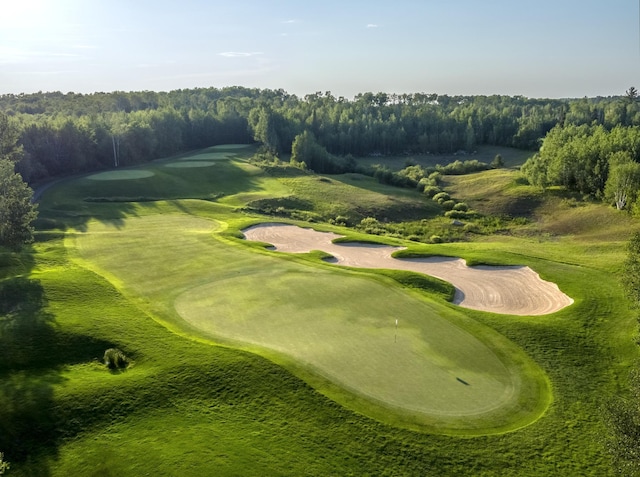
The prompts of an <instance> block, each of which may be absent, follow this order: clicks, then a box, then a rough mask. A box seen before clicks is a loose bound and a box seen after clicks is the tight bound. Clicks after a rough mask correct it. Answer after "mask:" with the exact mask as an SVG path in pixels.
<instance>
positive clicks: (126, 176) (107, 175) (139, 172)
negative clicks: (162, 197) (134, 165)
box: [87, 169, 154, 181]
mask: <svg viewBox="0 0 640 477" xmlns="http://www.w3.org/2000/svg"><path fill="white" fill-rule="evenodd" d="M153 175H154V173H153V172H151V171H147V170H145V169H127V170H123V171H106V172H99V173H97V174H92V175H90V176H88V177H87V179H91V180H92V181H123V180H131V179H144V178H145V177H152V176H153Z"/></svg>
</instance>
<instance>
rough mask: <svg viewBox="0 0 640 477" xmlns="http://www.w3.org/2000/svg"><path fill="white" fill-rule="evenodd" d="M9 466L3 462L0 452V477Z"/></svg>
mask: <svg viewBox="0 0 640 477" xmlns="http://www.w3.org/2000/svg"><path fill="white" fill-rule="evenodd" d="M10 467H11V466H10V465H9V462H7V461H6V460H4V453H3V452H0V475H3V474H4V473H5V472H6V471H7V470H9V468H10Z"/></svg>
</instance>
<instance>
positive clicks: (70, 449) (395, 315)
mask: <svg viewBox="0 0 640 477" xmlns="http://www.w3.org/2000/svg"><path fill="white" fill-rule="evenodd" d="M255 153H256V147H255V146H253V145H242V144H228V145H221V146H215V147H210V148H208V149H202V150H197V151H193V152H190V153H185V154H181V155H176V156H171V157H168V158H163V159H160V160H156V161H153V162H147V163H145V164H141V165H138V166H131V167H126V168H119V169H114V170H109V171H104V172H93V173H87V174H82V175H77V176H74V177H70V178H67V179H62V180H59V181H57V182H55V183H54V184H51V185H49V186H48V187H46V188H43V190H42V192H41V194H39V197H40V198H39V218H38V219H37V221H36V222H35V227H36V233H35V243H34V244H33V245H32V246H31V247H29V248H26V249H24V250H23V251H21V252H19V253H11V254H9V253H7V254H4V255H3V256H2V257H1V259H2V262H0V271H1V272H2V279H3V281H2V283H3V286H4V287H5V288H3V290H8V291H5V292H4V293H10V290H11V289H10V288H7V287H9V286H10V285H11V284H13V285H11V286H19V287H21V288H20V289H22V290H30V293H31V295H27V294H26V291H25V300H28V301H29V302H30V303H36V304H38V308H37V309H35V310H32V311H31V312H30V315H29V316H30V317H31V320H32V323H31V325H30V326H29V327H22V328H21V327H14V328H11V329H8V331H7V332H6V333H5V335H6V343H7V346H6V348H5V350H6V352H5V357H4V358H2V361H1V363H2V365H3V373H4V376H5V379H4V381H3V382H2V384H0V404H2V406H0V409H2V413H3V414H2V415H0V422H2V424H0V431H2V432H1V435H2V436H3V437H0V450H2V451H4V452H5V453H6V454H7V455H8V456H12V460H13V461H14V462H16V463H15V464H14V465H13V466H12V468H11V472H10V475H35V474H36V473H39V475H51V476H66V475H132V476H133V475H184V476H186V475H247V476H250V475H256V476H259V475H470V476H471V475H473V476H476V475H597V476H602V475H612V474H611V457H610V455H609V454H608V453H607V451H606V445H607V441H606V435H607V430H606V422H605V417H604V416H605V413H604V412H603V409H605V408H606V406H607V403H608V400H610V399H611V397H612V396H615V395H616V394H617V393H618V392H619V390H620V389H622V388H623V387H624V386H625V385H626V383H627V380H628V379H629V375H628V370H629V367H630V363H632V362H633V361H634V360H635V358H636V354H637V352H636V345H635V343H634V335H635V332H636V331H635V326H636V324H635V318H634V312H633V310H631V309H630V308H629V306H628V303H627V302H626V300H625V298H624V293H623V291H622V288H621V286H620V283H619V281H618V280H619V279H618V276H619V272H620V267H621V263H622V261H623V260H624V254H625V245H624V244H625V242H626V241H627V240H628V239H629V236H630V234H631V233H632V232H633V231H634V230H636V229H638V226H637V224H635V222H633V221H632V219H631V218H630V216H629V215H626V214H620V213H617V212H618V211H616V210H614V209H612V208H610V207H607V206H605V205H603V204H598V203H585V204H584V205H581V206H575V203H573V202H571V201H570V200H568V199H567V197H565V196H563V195H562V193H561V192H557V193H555V194H553V193H552V194H550V195H548V197H547V198H546V199H545V200H544V201H543V200H541V199H540V198H539V196H538V195H537V194H538V192H537V191H536V189H535V188H533V187H532V186H529V185H523V184H520V183H518V181H517V179H518V177H519V172H518V170H517V167H513V168H508V169H495V170H486V171H482V172H475V173H473V174H467V175H459V176H447V179H446V182H445V185H444V189H445V190H446V191H448V192H450V193H451V194H452V195H453V194H455V196H456V197H460V198H463V199H465V200H468V201H469V202H470V204H472V205H474V206H475V207H478V209H481V208H482V207H485V208H486V210H492V211H494V210H496V209H499V208H500V207H501V205H500V204H502V203H506V202H513V201H515V200H519V201H527V200H530V201H531V204H532V214H533V215H532V220H531V221H528V222H524V221H520V222H517V221H514V222H513V223H510V224H509V225H508V229H504V227H503V225H501V227H503V228H501V229H500V233H472V232H469V233H468V234H467V239H466V240H456V241H450V242H448V243H437V241H434V242H433V243H427V242H426V241H416V240H406V239H404V238H403V237H401V236H398V235H396V236H393V235H392V234H389V235H382V234H377V235H372V234H370V233H367V232H366V231H365V230H363V228H361V227H360V228H359V227H353V226H351V227H347V226H345V225H344V224H341V223H340V220H337V219H335V218H336V217H338V216H343V215H344V216H347V215H348V214H349V213H356V212H357V213H360V214H362V215H363V218H365V217H367V216H368V215H369V213H368V211H371V210H375V211H377V213H378V214H379V215H380V216H385V214H388V215H389V216H394V214H395V215H397V214H398V212H397V211H399V210H402V211H404V213H406V214H407V220H406V222H407V223H409V222H411V221H414V220H415V218H414V217H415V216H419V215H420V214H423V216H424V217H425V218H424V219H423V220H422V222H419V221H418V222H417V223H419V224H421V225H420V226H423V227H433V228H434V230H437V231H438V233H442V231H445V232H446V231H447V230H449V229H451V230H452V232H451V233H461V232H459V231H458V229H456V227H459V226H458V225H456V224H453V225H452V224H451V221H450V220H446V219H444V218H443V217H442V216H438V215H437V214H434V205H433V201H432V200H431V199H429V198H428V197H426V196H425V195H424V194H421V193H420V192H418V191H416V190H408V189H401V188H398V187H393V186H391V185H384V184H380V183H378V182H376V181H375V180H374V179H373V178H371V177H367V176H364V175H359V174H355V173H349V174H335V175H326V176H321V175H317V174H314V173H312V172H306V171H305V172H302V171H300V170H299V169H296V168H293V167H291V166H289V165H285V164H284V163H281V164H275V165H274V164H270V165H268V166H266V165H265V164H262V163H260V162H258V161H256V160H254V155H255ZM508 153H509V151H508V150H507V154H508ZM488 187H491V194H486V193H483V190H486V188H488ZM487 196H490V197H491V202H490V203H486V199H485V198H486V197H487ZM480 197H482V198H483V200H485V202H483V203H481V202H480V201H478V202H477V203H476V204H474V202H473V201H474V198H480ZM534 197H535V200H533V198H534ZM267 207H271V209H269V210H272V211H273V213H271V214H266V213H264V211H265V209H266V208H267ZM277 207H280V208H279V209H278V208H277ZM292 211H293V212H292ZM285 212H286V213H285ZM494 215H495V216H498V215H499V214H494ZM329 219H331V220H329ZM533 219H535V220H533ZM363 222H364V221H363ZM485 222H487V221H485ZM595 223H597V224H599V225H598V226H597V227H596V226H595V225H594V224H595ZM603 223H606V224H607V227H606V233H605V232H604V231H603V229H602V224H603ZM425 224H427V225H425ZM429 224H430V225H429ZM466 230H472V229H471V228H467V229H466ZM596 283H597V284H598V286H597V287H596V286H593V285H594V284H596ZM36 295H37V297H38V300H34V298H33V297H34V296H36ZM25 303H26V301H25ZM25 306H26V305H24V304H22V305H20V304H18V305H16V308H15V309H16V310H22V309H25ZM36 343H37V345H36ZM107 349H118V350H120V352H121V353H122V354H123V355H125V356H126V359H127V363H128V366H126V368H123V369H119V370H109V369H108V368H107V367H106V366H105V365H104V363H103V362H102V360H103V355H104V353H105V351H106V350H107ZM533 456H535V458H532V457H533Z"/></svg>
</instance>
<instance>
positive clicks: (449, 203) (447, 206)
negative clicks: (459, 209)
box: [440, 199, 456, 210]
mask: <svg viewBox="0 0 640 477" xmlns="http://www.w3.org/2000/svg"><path fill="white" fill-rule="evenodd" d="M440 205H441V206H442V208H443V209H444V210H451V209H453V208H454V207H455V205H456V201H455V200H452V199H449V200H444V201H442V202H440Z"/></svg>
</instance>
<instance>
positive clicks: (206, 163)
mask: <svg viewBox="0 0 640 477" xmlns="http://www.w3.org/2000/svg"><path fill="white" fill-rule="evenodd" d="M215 164H216V163H215V162H211V161H185V160H181V161H179V162H170V163H168V164H165V165H164V167H175V168H186V167H209V166H215Z"/></svg>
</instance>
